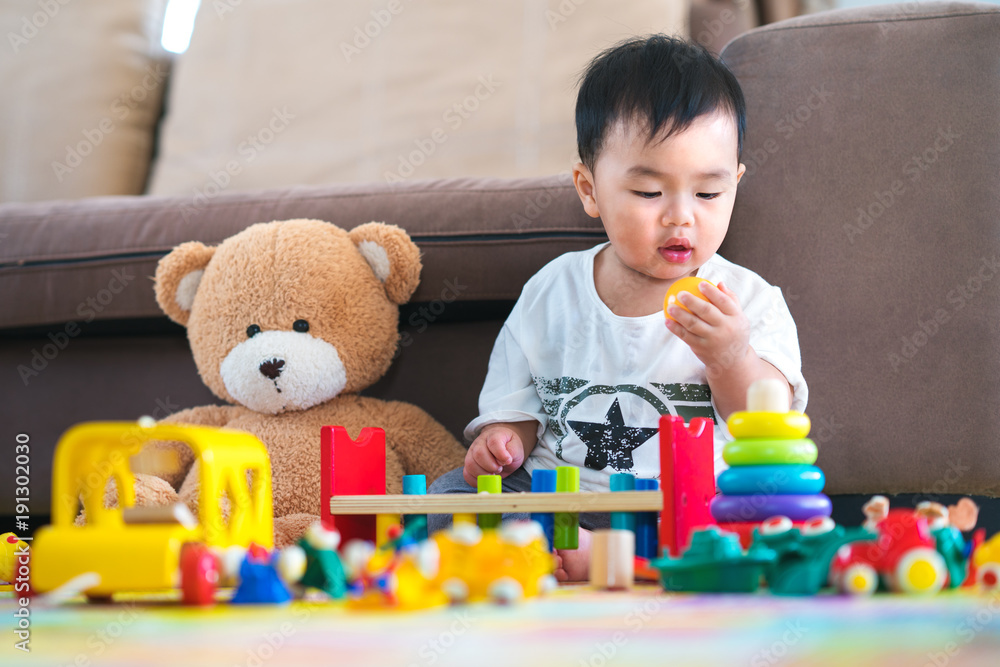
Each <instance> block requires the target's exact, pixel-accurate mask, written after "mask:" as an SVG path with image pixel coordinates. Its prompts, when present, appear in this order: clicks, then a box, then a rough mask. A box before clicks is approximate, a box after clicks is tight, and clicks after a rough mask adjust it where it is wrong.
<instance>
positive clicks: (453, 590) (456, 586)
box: [441, 577, 469, 602]
mask: <svg viewBox="0 0 1000 667" xmlns="http://www.w3.org/2000/svg"><path fill="white" fill-rule="evenodd" d="M441 590H442V591H443V592H444V594H445V595H447V596H448V600H449V601H451V602H465V601H466V600H468V599H469V585H468V584H467V583H465V582H464V581H462V580H461V579H458V578H457V577H452V578H451V579H446V580H445V581H444V582H442V583H441Z"/></svg>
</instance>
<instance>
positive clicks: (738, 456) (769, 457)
mask: <svg viewBox="0 0 1000 667" xmlns="http://www.w3.org/2000/svg"><path fill="white" fill-rule="evenodd" d="M818 455H819V450H817V449H816V443H815V442H813V441H812V440H810V439H809V438H800V439H798V440H777V439H770V438H750V439H746V440H733V441H732V442H730V443H727V444H726V447H725V448H724V449H723V450H722V459H723V460H724V461H725V462H726V463H728V464H729V465H731V466H750V465H760V464H774V463H778V464H780V463H806V464H809V465H812V464H813V463H816V457H817V456H818Z"/></svg>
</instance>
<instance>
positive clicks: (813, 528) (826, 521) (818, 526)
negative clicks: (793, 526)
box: [799, 516, 837, 537]
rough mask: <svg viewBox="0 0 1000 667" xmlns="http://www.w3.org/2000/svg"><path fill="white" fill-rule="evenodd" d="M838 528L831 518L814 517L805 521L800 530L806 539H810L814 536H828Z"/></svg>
mask: <svg viewBox="0 0 1000 667" xmlns="http://www.w3.org/2000/svg"><path fill="white" fill-rule="evenodd" d="M836 527H837V524H836V523H834V521H833V519H831V518H830V517H828V516H814V517H813V518H811V519H809V520H807V521H805V522H804V523H803V524H802V526H801V527H800V528H799V531H800V532H801V533H802V535H803V536H804V537H810V536H812V535H826V534H827V533H829V532H830V531H832V530H833V529H834V528H836Z"/></svg>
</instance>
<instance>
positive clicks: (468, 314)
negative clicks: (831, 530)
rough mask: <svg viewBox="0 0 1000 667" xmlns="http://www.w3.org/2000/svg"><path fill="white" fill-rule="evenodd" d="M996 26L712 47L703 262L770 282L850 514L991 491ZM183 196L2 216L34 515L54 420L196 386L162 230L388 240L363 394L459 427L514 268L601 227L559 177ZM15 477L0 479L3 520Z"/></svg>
mask: <svg viewBox="0 0 1000 667" xmlns="http://www.w3.org/2000/svg"><path fill="white" fill-rule="evenodd" d="M998 33H1000V7H997V6H994V5H987V4H977V3H920V4H919V5H917V4H914V3H911V4H907V5H889V6H881V7H872V8H867V9H860V10H848V11H837V12H830V13H825V14H817V15H812V16H808V17H799V18H795V19H791V20H788V21H784V22H781V23H777V24H773V25H770V26H766V27H763V28H759V29H756V30H753V31H751V32H749V33H747V34H745V35H743V36H741V37H738V38H737V39H736V40H734V41H733V42H731V43H730V44H729V45H728V47H727V48H726V49H725V51H724V58H725V59H726V61H727V62H728V63H729V65H730V66H731V67H732V68H733V70H734V72H735V73H736V75H737V77H738V78H739V79H740V81H741V83H742V85H743V87H744V91H745V94H746V97H747V100H748V132H747V140H746V146H745V149H744V150H745V152H744V157H743V161H744V163H746V164H747V167H748V169H747V174H746V176H745V177H744V180H743V181H742V183H741V184H740V190H739V195H738V197H737V204H736V210H735V212H734V216H733V221H732V225H731V228H730V232H729V235H728V237H727V240H726V243H725V244H724V246H723V248H722V250H721V253H722V254H723V255H724V256H726V257H727V258H728V259H731V260H733V261H735V262H737V263H739V264H743V265H745V266H748V267H750V268H752V269H754V270H755V271H757V272H759V273H760V274H762V275H763V276H764V277H765V278H766V279H767V280H769V281H770V282H772V283H773V284H776V285H780V286H781V287H782V288H783V290H784V292H785V296H786V300H787V301H788V305H789V307H790V309H791V311H792V314H793V315H794V317H795V319H796V321H797V323H798V327H799V338H800V342H801V349H802V358H803V371H804V373H805V376H806V379H807V381H808V382H809V384H810V399H811V400H810V404H809V406H808V410H807V411H808V412H809V414H810V415H811V416H812V418H813V424H814V426H813V434H812V436H813V438H814V439H815V440H816V441H817V443H818V444H819V445H820V451H821V455H820V461H819V464H820V465H821V466H822V467H823V468H824V469H825V471H826V473H827V478H828V486H827V489H828V491H829V492H830V493H831V494H834V495H837V496H839V501H838V499H837V498H835V502H838V507H839V508H840V509H839V510H838V511H839V512H841V513H842V514H843V516H844V517H846V518H848V519H851V518H853V519H857V518H859V515H856V514H855V513H856V510H857V504H858V502H860V499H861V498H862V497H863V495H864V494H870V493H874V492H887V493H908V494H918V495H921V496H928V495H929V496H933V497H939V498H942V499H944V500H948V499H949V498H951V497H952V496H951V494H958V493H969V494H976V495H977V497H978V498H979V499H980V500H981V501H982V502H984V503H986V504H987V505H990V502H989V500H988V498H991V497H994V496H997V495H998V493H1000V488H998V482H1000V447H998V446H997V444H996V443H997V441H998V439H1000V409H998V408H997V406H998V405H1000V372H998V371H1000V369H998V365H1000V337H998V329H1000V324H998V323H1000V317H998V315H1000V279H997V280H994V279H993V278H994V277H996V274H997V272H998V270H1000V264H998V262H1000V260H998V255H1000V234H998V233H997V221H998V219H1000V188H997V186H996V174H997V173H1000V124H998V123H997V122H996V119H997V118H998V115H1000V76H998V72H997V69H996V63H997V62H1000V40H997V39H996V35H997V34H998ZM185 203H186V200H185V199H183V198H169V197H154V196H140V197H107V198H91V199H84V200H79V201H64V202H49V203H32V204H5V205H0V294H2V295H3V296H2V299H3V308H2V309H0V359H2V365H3V368H4V369H5V371H4V373H3V376H2V379H0V388H2V389H0V392H2V394H0V395H2V397H3V401H2V403H0V422H2V428H3V434H2V436H0V437H2V440H0V442H2V443H3V445H2V446H0V456H2V457H4V459H0V460H3V463H2V464H0V465H2V467H3V469H4V470H9V469H10V468H12V467H13V466H12V465H11V463H10V462H11V461H12V460H13V446H14V443H15V436H16V435H17V434H18V433H27V434H29V436H30V442H31V457H32V460H31V463H32V465H31V490H32V499H31V507H32V512H33V513H34V515H37V516H41V515H43V514H45V513H46V512H47V510H48V500H49V499H48V496H49V478H50V475H51V454H52V448H53V446H54V443H55V441H56V439H57V437H58V435H59V434H60V433H61V432H62V431H63V430H64V429H65V428H66V427H68V426H69V425H71V424H73V423H75V422H78V421H82V420H93V419H134V418H136V417H139V416H140V415H144V414H151V415H153V416H154V417H158V416H163V415H164V414H167V413H170V412H174V411H176V410H179V409H181V408H184V407H188V406H193V405H200V404H205V403H210V402H212V401H213V400H214V399H213V397H212V395H211V394H210V393H209V392H208V390H207V389H206V388H205V387H204V386H203V385H202V383H201V381H200V380H199V378H198V376H197V373H196V371H195V368H194V364H193V362H192V360H191V357H190V353H189V350H188V348H187V343H186V340H185V338H184V334H183V331H182V330H180V329H179V328H177V327H175V326H173V325H171V324H170V323H169V322H168V321H167V320H166V318H165V317H163V316H162V315H161V313H160V311H159V309H158V308H157V306H156V303H155V301H154V299H153V291H152V287H151V283H150V280H149V276H151V275H152V273H153V269H154V266H155V264H156V262H157V260H158V259H159V258H160V257H161V256H162V255H163V254H164V253H166V252H167V251H168V250H169V249H170V248H171V247H173V246H174V245H176V244H178V243H181V242H183V241H187V240H191V239H197V240H201V241H204V242H208V243H212V242H217V241H219V240H221V239H223V238H225V237H227V236H229V235H231V234H233V233H235V232H237V231H239V230H240V229H242V228H244V227H246V226H247V225H249V224H252V223H255V222H259V221H265V220H275V219H286V218H295V217H310V218H319V219H323V220H328V221H331V222H333V223H336V224H338V225H341V226H344V227H352V226H354V225H357V224H360V223H363V222H367V221H370V220H384V221H386V222H391V223H395V224H398V225H401V226H402V227H404V228H406V229H407V230H409V232H410V233H411V235H412V236H413V238H414V239H415V240H416V241H417V243H418V244H419V245H420V246H421V248H422V251H423V256H424V264H425V268H424V273H423V278H422V283H421V286H420V288H419V290H418V292H417V293H416V295H415V296H414V299H413V302H412V303H411V304H409V305H408V306H406V307H404V310H403V313H402V318H401V332H402V336H403V338H402V340H403V343H404V344H403V345H402V346H401V349H400V354H399V357H398V359H397V360H396V362H395V364H394V365H393V367H392V368H391V369H390V371H389V373H388V374H387V375H386V377H385V378H384V379H383V380H382V381H380V382H379V383H378V384H377V385H376V386H375V387H373V388H372V389H371V390H370V393H372V394H374V395H378V396H382V397H392V398H399V399H404V400H409V401H412V402H415V403H417V404H419V405H421V406H422V407H424V408H425V409H427V410H428V411H429V412H430V413H431V414H433V415H434V416H435V417H437V418H438V419H439V420H440V421H441V422H442V423H444V424H445V425H446V426H447V427H448V428H449V429H451V430H452V431H453V432H454V433H455V434H456V435H457V434H460V432H461V428H462V426H463V425H464V423H465V422H466V421H468V420H469V419H470V418H471V417H472V416H474V415H475V413H476V400H477V395H478V391H479V388H480V386H481V382H482V379H483V376H484V374H485V370H486V360H487V357H488V354H489V351H490V348H491V346H492V343H493V339H494V336H495V335H496V332H497V331H498V329H499V327H500V325H501V324H502V321H503V318H504V317H505V315H506V313H507V311H508V310H509V308H510V306H511V304H512V302H513V300H514V299H516V297H517V295H518V293H519V291H520V288H521V286H522V284H523V283H524V281H525V280H526V279H527V278H528V277H529V276H530V275H532V274H533V273H534V272H535V271H536V270H537V269H538V268H540V267H541V266H542V265H543V264H544V263H545V262H546V261H548V260H549V259H551V258H552V257H555V256H556V255H558V254H560V253H562V252H566V251H569V250H578V249H582V248H586V247H589V246H591V245H593V244H595V243H598V242H600V241H601V240H602V239H603V238H604V237H603V232H602V229H601V226H600V224H599V222H598V221H596V220H593V219H590V218H588V217H587V216H586V215H585V214H584V213H583V211H582V210H581V207H580V205H579V202H578V200H577V197H576V194H575V192H574V191H573V188H572V185H571V183H570V181H569V179H568V177H566V176H553V177H549V178H531V179H519V180H490V179H452V180H424V181H410V182H407V183H402V184H394V185H384V184H377V185H375V184H372V185H364V184H361V185H354V184H352V185H341V186H322V187H316V186H311V187H290V188H284V189H276V190H268V191H261V192H253V193H223V194H220V195H219V196H218V197H215V198H214V199H212V200H210V201H207V202H205V203H204V205H202V206H199V207H196V208H195V209H193V210H191V209H190V208H189V210H188V211H187V212H185V213H184V214H183V215H182V213H181V208H182V207H183V206H184V205H185ZM25 369H28V370H25ZM13 483H14V478H13V475H12V474H10V473H6V474H5V475H4V476H3V477H0V515H9V514H12V513H13V510H14V501H13V499H14V492H13V488H12V486H13ZM907 500H908V501H909V500H911V499H907ZM995 516H996V513H995V512H989V513H987V516H986V517H984V519H985V520H986V521H992V520H995ZM990 517H994V518H990ZM855 522H856V521H855Z"/></svg>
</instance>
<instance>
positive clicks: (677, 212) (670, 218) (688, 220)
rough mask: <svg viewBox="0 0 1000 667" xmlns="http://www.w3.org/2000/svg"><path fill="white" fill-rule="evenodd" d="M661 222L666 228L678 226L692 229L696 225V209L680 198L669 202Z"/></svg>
mask: <svg viewBox="0 0 1000 667" xmlns="http://www.w3.org/2000/svg"><path fill="white" fill-rule="evenodd" d="M660 220H661V222H662V224H663V226H664V227H669V226H671V225H676V226H678V227H690V226H691V225H693V224H694V209H693V208H692V207H691V206H690V205H688V204H686V203H685V202H683V201H680V200H679V199H678V198H675V199H673V200H671V201H669V202H667V205H666V207H665V208H664V209H663V214H662V216H661V217H660Z"/></svg>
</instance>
